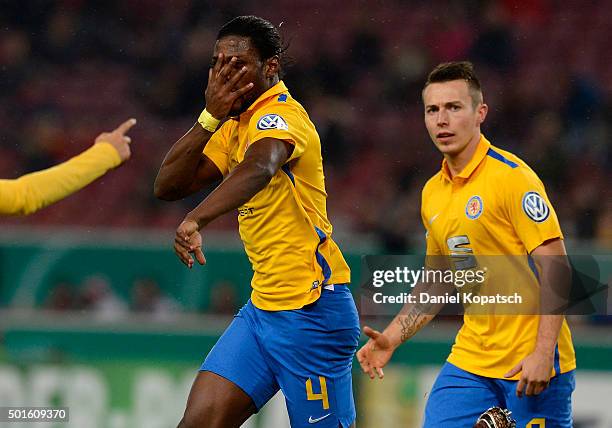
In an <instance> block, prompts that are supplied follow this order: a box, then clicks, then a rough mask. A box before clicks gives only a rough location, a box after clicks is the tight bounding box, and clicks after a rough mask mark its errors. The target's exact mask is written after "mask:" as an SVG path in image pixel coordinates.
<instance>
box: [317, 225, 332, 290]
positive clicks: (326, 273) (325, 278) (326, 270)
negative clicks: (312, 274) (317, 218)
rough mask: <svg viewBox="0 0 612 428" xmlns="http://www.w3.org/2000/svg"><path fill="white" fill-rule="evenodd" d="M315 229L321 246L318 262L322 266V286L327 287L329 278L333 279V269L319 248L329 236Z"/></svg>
mask: <svg viewBox="0 0 612 428" xmlns="http://www.w3.org/2000/svg"><path fill="white" fill-rule="evenodd" d="M314 228H315V230H316V231H317V235H319V244H318V245H317V250H316V257H317V262H318V263H319V266H321V270H322V271H323V284H322V285H326V284H327V281H329V278H331V273H332V272H331V267H330V266H329V264H328V263H327V260H325V257H323V254H321V253H319V247H320V246H321V244H322V243H323V242H325V240H326V239H327V235H325V232H323V231H322V230H321V229H319V228H318V227H317V226H315V227H314Z"/></svg>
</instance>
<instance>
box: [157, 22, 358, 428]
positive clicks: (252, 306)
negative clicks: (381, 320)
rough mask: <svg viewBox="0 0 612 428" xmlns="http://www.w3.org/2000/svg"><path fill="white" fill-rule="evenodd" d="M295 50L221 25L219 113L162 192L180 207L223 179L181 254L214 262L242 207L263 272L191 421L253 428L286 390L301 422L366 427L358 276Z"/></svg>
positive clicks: (194, 403)
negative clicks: (213, 243) (290, 78)
mask: <svg viewBox="0 0 612 428" xmlns="http://www.w3.org/2000/svg"><path fill="white" fill-rule="evenodd" d="M282 53H283V47H282V45H281V39H280V36H279V34H278V30H277V29H276V28H275V27H274V26H273V25H272V24H270V23H269V22H268V21H265V20H263V19H261V18H257V17H253V16H242V17H238V18H235V19H233V20H232V21H230V22H228V23H227V24H226V25H225V26H223V27H222V28H221V30H220V31H219V34H218V37H217V42H216V44H215V47H214V54H213V65H212V68H211V70H210V71H209V75H208V87H207V88H206V93H205V97H206V108H205V110H204V111H203V113H202V115H201V116H200V118H199V120H198V123H196V124H195V125H194V126H193V128H192V129H191V130H190V131H189V132H187V134H185V135H184V136H183V137H182V138H181V139H180V140H179V141H177V142H176V143H175V144H174V146H173V147H172V148H171V149H170V151H169V152H168V154H167V156H166V158H165V159H164V161H163V164H162V166H161V168H160V171H159V175H158V177H157V179H156V182H155V193H156V195H157V196H158V197H160V198H162V199H167V200H175V199H179V198H182V197H184V196H185V195H188V194H191V193H193V192H196V191H198V190H200V189H201V188H203V187H204V186H206V185H207V184H209V183H212V182H214V181H216V180H220V179H223V181H222V182H221V184H220V185H219V186H218V187H217V188H216V189H215V190H214V191H213V192H212V193H211V194H210V195H209V196H208V197H207V198H206V199H204V201H203V202H202V203H201V204H200V205H198V206H197V207H196V208H195V209H194V210H193V211H191V212H190V213H188V214H187V215H186V216H185V219H184V220H183V222H182V223H181V224H180V225H179V227H178V229H177V231H176V237H175V243H174V248H175V251H176V254H177V255H178V257H179V258H180V260H181V261H182V262H183V263H184V264H185V265H186V266H188V267H189V268H191V267H192V266H193V265H194V263H195V261H197V262H198V263H199V264H205V263H206V261H205V258H204V252H203V250H202V235H201V233H200V231H201V230H202V229H203V228H205V227H206V226H207V225H208V224H209V223H210V222H211V221H212V220H214V219H215V218H217V217H219V216H220V215H222V214H224V213H226V212H228V211H232V210H237V214H238V221H239V230H240V236H241V238H242V241H243V242H244V247H245V250H246V253H247V255H248V257H249V260H250V262H251V264H252V267H253V272H254V275H253V279H252V282H251V286H252V289H253V290H252V294H251V299H250V300H249V301H248V303H247V304H246V305H245V306H244V307H243V308H242V309H241V310H240V312H239V313H238V314H237V315H236V317H235V318H234V320H233V322H232V323H231V325H230V326H229V328H228V329H227V330H226V331H225V333H224V334H223V335H222V337H221V338H220V339H219V341H218V342H217V344H216V345H215V347H214V348H213V349H212V350H211V352H210V353H209V354H208V356H207V357H206V360H205V361H204V363H203V364H202V367H201V369H200V372H199V373H198V375H197V377H196V379H195V382H194V384H193V386H192V389H191V392H190V395H189V399H188V401H187V408H186V410H185V414H184V416H183V419H182V420H181V422H180V424H179V427H207V428H214V427H237V426H240V425H241V424H242V423H243V422H244V421H245V420H246V419H247V418H248V417H249V416H250V415H251V414H253V413H255V412H257V411H258V410H259V409H260V408H261V407H262V406H263V405H264V404H265V403H266V402H267V401H268V400H269V399H270V398H271V397H272V396H274V395H275V394H276V392H277V391H278V390H279V389H281V390H282V391H283V393H284V395H285V397H286V403H287V409H288V412H289V418H290V421H291V425H292V426H293V427H312V426H313V424H316V425H315V426H317V427H334V428H336V427H348V426H350V425H351V424H353V423H354V420H355V406H354V402H353V394H352V384H351V361H352V358H353V355H354V353H355V351H356V349H357V344H358V342H357V341H358V336H359V322H358V317H357V311H356V308H355V304H354V302H353V298H352V296H351V293H350V292H349V290H348V287H347V284H348V283H349V281H350V271H349V268H348V266H347V264H346V262H345V260H344V258H343V256H342V253H341V252H340V250H339V248H338V246H337V245H336V243H335V242H334V241H333V240H332V237H331V232H332V226H331V224H330V222H329V220H328V219H327V213H326V196H327V195H326V193H325V184H324V176H323V167H322V158H321V143H320V141H319V136H318V134H317V131H316V129H315V127H314V125H313V123H312V122H311V121H310V119H309V117H308V114H307V113H306V111H305V110H304V108H303V107H302V106H301V105H300V104H299V103H298V102H297V101H296V100H295V99H294V98H293V97H292V96H291V94H290V93H289V91H288V90H287V87H286V86H285V84H284V83H283V82H282V81H281V80H280V76H279V75H280V73H281V70H280V61H281V56H282ZM221 121H223V123H222V124H221V125H220V123H221ZM219 125H220V126H219Z"/></svg>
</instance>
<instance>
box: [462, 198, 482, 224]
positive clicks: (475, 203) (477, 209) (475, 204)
mask: <svg viewBox="0 0 612 428" xmlns="http://www.w3.org/2000/svg"><path fill="white" fill-rule="evenodd" d="M482 209H483V205H482V199H481V198H480V196H476V195H474V196H472V197H471V198H470V199H469V200H468V202H467V205H466V206H465V215H466V216H467V218H469V219H470V220H476V219H477V218H478V217H480V214H482Z"/></svg>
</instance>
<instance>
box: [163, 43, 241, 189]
mask: <svg viewBox="0 0 612 428" xmlns="http://www.w3.org/2000/svg"><path fill="white" fill-rule="evenodd" d="M235 63H236V57H232V58H225V57H224V56H223V54H219V57H218V58H217V60H216V62H215V65H214V66H213V68H211V69H209V71H208V86H207V87H206V92H205V97H206V108H205V109H204V111H203V112H202V114H201V115H200V119H198V122H197V123H196V124H195V125H194V126H193V127H192V128H191V129H190V130H189V131H188V132H187V133H186V134H185V135H183V136H182V137H181V138H180V139H179V140H178V141H177V142H176V143H174V145H173V146H172V148H171V149H170V151H169V152H168V153H167V154H166V157H165V158H164V160H163V162H162V164H161V166H160V168H159V172H158V173H157V178H156V179H155V185H154V193H155V196H156V197H157V198H159V199H163V200H167V201H174V200H177V199H181V198H184V197H185V196H188V195H191V194H192V193H195V192H197V191H198V190H201V189H202V188H204V187H205V186H207V185H209V184H212V183H214V182H215V181H218V180H220V179H222V178H223V175H222V174H221V171H219V168H217V166H216V165H215V164H214V162H213V161H211V160H210V159H209V158H208V157H207V156H205V155H204V154H203V151H204V147H206V144H207V143H208V141H209V140H210V138H211V137H212V135H213V133H214V132H215V130H216V129H217V127H218V125H219V123H220V122H221V120H223V119H224V118H226V117H227V115H228V114H229V112H230V109H231V107H232V105H233V104H234V102H235V101H236V100H237V99H238V98H240V97H241V96H243V95H244V94H246V93H247V92H249V91H250V90H251V89H253V83H248V84H246V85H245V86H243V87H241V88H239V89H238V90H234V88H235V86H236V85H237V84H238V81H239V80H240V79H241V78H242V76H243V75H244V73H245V72H246V68H245V67H243V68H241V69H240V70H238V71H236V70H235Z"/></svg>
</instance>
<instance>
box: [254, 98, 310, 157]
mask: <svg viewBox="0 0 612 428" xmlns="http://www.w3.org/2000/svg"><path fill="white" fill-rule="evenodd" d="M308 135H309V134H308V130H307V128H306V123H305V121H304V118H302V116H301V113H300V111H299V110H298V109H297V108H296V107H293V106H291V105H288V104H286V103H283V102H279V103H275V104H271V105H269V106H266V107H265V108H263V109H261V110H258V111H257V113H256V114H254V115H253V117H251V120H250V122H249V130H248V138H249V141H250V143H251V144H253V143H255V142H256V141H259V140H261V139H263V138H276V139H278V140H283V141H287V142H288V143H290V144H292V145H293V152H292V153H291V156H290V157H289V159H287V162H289V161H292V160H293V159H297V158H299V157H300V156H302V154H303V153H304V151H305V150H306V144H307V141H308Z"/></svg>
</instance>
